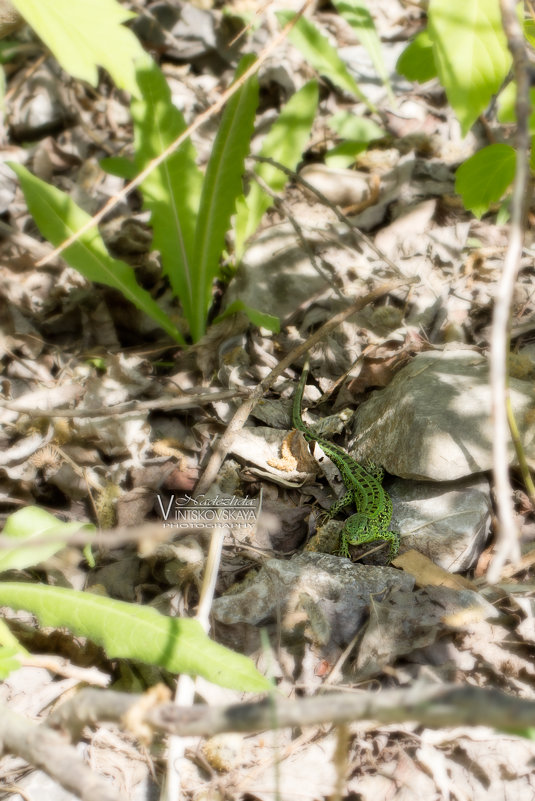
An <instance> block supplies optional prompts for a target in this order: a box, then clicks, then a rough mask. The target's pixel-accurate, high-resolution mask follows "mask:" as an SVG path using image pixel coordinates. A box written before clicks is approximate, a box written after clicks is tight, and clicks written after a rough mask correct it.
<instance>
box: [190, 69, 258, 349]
mask: <svg viewBox="0 0 535 801" xmlns="http://www.w3.org/2000/svg"><path fill="white" fill-rule="evenodd" d="M253 61H254V56H246V57H244V58H243V59H242V60H241V61H240V64H239V65H238V69H237V72H236V77H239V76H240V75H241V74H242V73H243V72H244V71H245V70H246V69H247V68H248V67H249V66H250V65H251V64H252V63H253ZM257 103H258V80H257V78H256V76H253V77H251V78H249V80H248V81H246V82H245V83H244V85H243V86H242V87H241V88H240V89H238V91H237V92H236V94H234V95H233V96H232V97H231V98H230V100H229V101H228V103H227V105H226V107H225V110H224V112H223V116H222V119H221V122H220V124H219V130H218V132H217V136H216V138H215V142H214V146H213V148H212V155H211V157H210V161H209V162H208V166H207V168H206V175H205V177H204V182H203V187H202V195H201V202H200V206H199V213H198V217H197V227H196V229H195V248H194V264H195V271H194V272H193V274H192V276H191V278H192V286H193V302H194V308H193V314H192V321H191V333H192V336H193V339H194V340H195V341H196V340H198V339H199V338H200V337H201V336H202V334H203V333H204V331H205V329H206V315H207V311H208V306H209V304H210V298H211V292H212V281H213V279H214V278H215V276H216V275H217V274H218V273H219V259H220V257H221V253H222V252H223V249H224V247H225V237H226V234H227V231H228V230H229V227H230V218H231V216H232V214H233V213H234V211H235V208H236V199H237V198H238V196H239V195H240V194H241V192H242V191H243V188H242V175H243V170H244V162H245V156H246V155H247V153H248V152H249V143H250V139H251V135H252V133H253V125H254V118H255V112H256V106H257Z"/></svg>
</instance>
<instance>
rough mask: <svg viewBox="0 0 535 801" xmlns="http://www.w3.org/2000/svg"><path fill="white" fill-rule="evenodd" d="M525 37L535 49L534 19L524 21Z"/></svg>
mask: <svg viewBox="0 0 535 801" xmlns="http://www.w3.org/2000/svg"><path fill="white" fill-rule="evenodd" d="M523 25H524V36H525V37H526V39H527V40H528V42H529V43H530V45H531V46H532V47H535V22H534V21H533V20H532V19H525V20H523Z"/></svg>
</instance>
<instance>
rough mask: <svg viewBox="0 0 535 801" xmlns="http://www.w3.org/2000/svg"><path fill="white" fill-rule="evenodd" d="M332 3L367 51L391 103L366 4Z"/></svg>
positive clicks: (350, 0)
mask: <svg viewBox="0 0 535 801" xmlns="http://www.w3.org/2000/svg"><path fill="white" fill-rule="evenodd" d="M333 2H334V5H335V7H336V10H337V11H338V13H339V14H340V15H341V16H342V17H344V19H346V20H347V22H349V24H350V25H351V27H352V28H353V30H354V31H355V33H356V34H357V36H358V38H359V40H360V42H361V44H362V45H363V46H364V47H365V48H366V50H367V51H368V55H369V56H370V58H371V60H372V64H373V66H374V67H375V70H376V72H377V75H378V76H379V77H380V79H381V80H382V82H383V83H384V85H385V86H386V89H387V92H388V95H389V97H390V100H391V101H393V100H394V94H393V92H392V86H391V85H390V80H389V78H388V72H387V71H386V67H385V62H384V59H383V51H382V49H381V40H380V39H379V36H378V35H377V31H376V29H375V23H374V21H373V17H372V15H371V14H370V12H369V10H368V6H367V3H366V2H364V0H333Z"/></svg>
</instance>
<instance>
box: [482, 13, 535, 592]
mask: <svg viewBox="0 0 535 801" xmlns="http://www.w3.org/2000/svg"><path fill="white" fill-rule="evenodd" d="M500 6H501V12H502V21H503V27H504V31H505V35H506V36H507V43H508V46H509V50H510V51H511V54H512V56H513V68H514V74H515V79H516V87H517V97H516V119H517V126H518V127H517V136H516V171H515V180H514V184H513V195H512V198H511V227H510V235H509V243H508V247H507V253H506V254H505V260H504V264H503V271H502V274H501V277H500V280H499V281H498V285H497V287H496V298H495V303H494V316H493V322H492V334H491V349H490V381H491V395H492V412H493V419H494V436H493V448H492V455H493V474H494V490H495V493H496V505H497V511H498V530H497V536H496V551H495V554H494V557H493V559H492V562H491V564H490V566H489V570H488V574H487V578H488V581H489V582H491V583H494V582H496V581H498V580H499V578H500V574H501V571H502V568H503V566H504V565H505V563H506V562H508V561H511V562H516V561H518V559H519V558H520V546H519V539H518V530H517V526H516V523H515V519H514V510H513V501H512V492H511V484H510V482H509V458H508V443H509V429H508V425H507V410H506V398H507V393H508V389H507V361H508V352H509V338H510V316H511V304H512V299H513V289H514V285H515V281H516V277H517V275H518V271H519V269H520V259H521V256H522V246H523V242H524V223H525V216H526V207H527V200H528V197H529V192H528V185H529V172H528V151H529V124H528V123H529V114H530V100H529V89H530V86H529V63H528V57H527V53H526V47H525V41H524V36H523V33H522V29H521V27H520V23H519V21H518V17H517V16H516V2H515V0H500Z"/></svg>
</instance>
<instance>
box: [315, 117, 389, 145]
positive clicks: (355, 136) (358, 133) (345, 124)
mask: <svg viewBox="0 0 535 801" xmlns="http://www.w3.org/2000/svg"><path fill="white" fill-rule="evenodd" d="M327 124H328V125H329V128H332V130H333V131H334V132H335V133H337V134H338V135H339V136H341V137H343V139H351V140H353V141H355V142H364V143H365V144H368V142H372V141H373V140H374V139H382V138H383V136H384V135H385V132H384V130H383V129H382V128H380V127H379V125H377V124H376V123H375V122H374V121H373V120H370V119H368V117H357V116H356V115H355V114H352V113H351V112H350V111H339V112H337V113H336V114H333V116H332V117H331V119H330V120H328V122H327Z"/></svg>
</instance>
